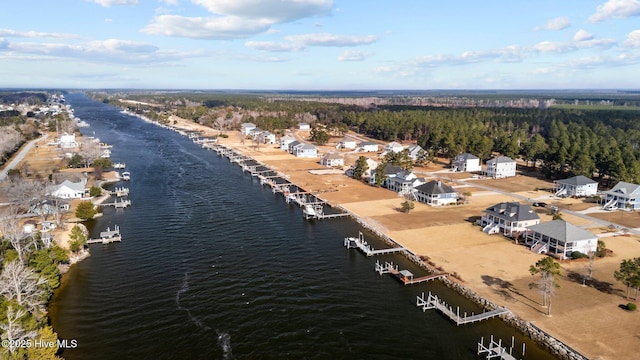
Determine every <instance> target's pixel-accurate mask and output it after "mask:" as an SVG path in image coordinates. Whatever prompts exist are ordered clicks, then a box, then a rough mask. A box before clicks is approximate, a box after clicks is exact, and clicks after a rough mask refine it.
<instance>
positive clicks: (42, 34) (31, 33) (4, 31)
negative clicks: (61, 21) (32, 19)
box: [0, 29, 79, 39]
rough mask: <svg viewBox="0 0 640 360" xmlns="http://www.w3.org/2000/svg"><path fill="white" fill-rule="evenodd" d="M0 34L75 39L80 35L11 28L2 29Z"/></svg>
mask: <svg viewBox="0 0 640 360" xmlns="http://www.w3.org/2000/svg"><path fill="white" fill-rule="evenodd" d="M0 36H8V37H22V38H54V39H73V38H78V37H79V36H78V35H73V34H62V33H45V32H37V31H15V30H10V29H0Z"/></svg>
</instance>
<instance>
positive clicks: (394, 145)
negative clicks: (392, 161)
mask: <svg viewBox="0 0 640 360" xmlns="http://www.w3.org/2000/svg"><path fill="white" fill-rule="evenodd" d="M402 150H404V146H402V144H400V143H398V142H395V141H392V142H390V143H388V144H387V145H385V146H384V149H383V150H382V154H380V156H385V155H387V154H388V153H390V152H393V153H399V152H400V151H402Z"/></svg>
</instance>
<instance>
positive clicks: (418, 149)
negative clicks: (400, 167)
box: [407, 144, 426, 161]
mask: <svg viewBox="0 0 640 360" xmlns="http://www.w3.org/2000/svg"><path fill="white" fill-rule="evenodd" d="M407 150H409V158H410V159H411V160H413V161H416V160H418V158H419V157H420V154H422V152H425V150H424V149H423V148H422V146H420V145H418V144H412V145H409V146H408V147H407ZM425 153H426V152H425Z"/></svg>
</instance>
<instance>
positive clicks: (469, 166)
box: [451, 153, 482, 172]
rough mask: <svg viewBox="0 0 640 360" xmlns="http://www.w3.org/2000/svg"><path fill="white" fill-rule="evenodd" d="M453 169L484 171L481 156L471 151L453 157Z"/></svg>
mask: <svg viewBox="0 0 640 360" xmlns="http://www.w3.org/2000/svg"><path fill="white" fill-rule="evenodd" d="M451 169H452V170H453V171H461V172H474V171H482V167H481V166H480V158H479V157H477V156H475V155H472V154H469V153H464V154H460V155H458V156H456V157H455V158H454V159H453V162H451Z"/></svg>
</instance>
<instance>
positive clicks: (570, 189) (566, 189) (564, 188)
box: [553, 175, 598, 197]
mask: <svg viewBox="0 0 640 360" xmlns="http://www.w3.org/2000/svg"><path fill="white" fill-rule="evenodd" d="M553 192H554V194H555V196H576V197H582V196H595V195H596V193H597V192H598V182H597V181H593V180H591V179H589V178H588V177H586V176H582V175H578V176H574V177H571V178H568V179H564V180H555V181H554V182H553Z"/></svg>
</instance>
